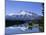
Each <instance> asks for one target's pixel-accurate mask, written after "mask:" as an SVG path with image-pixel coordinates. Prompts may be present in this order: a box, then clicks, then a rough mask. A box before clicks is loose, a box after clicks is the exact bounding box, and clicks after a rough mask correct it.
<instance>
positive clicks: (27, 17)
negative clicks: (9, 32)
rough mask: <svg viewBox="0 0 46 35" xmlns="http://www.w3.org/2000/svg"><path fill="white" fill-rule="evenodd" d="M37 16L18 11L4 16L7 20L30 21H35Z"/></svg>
mask: <svg viewBox="0 0 46 35" xmlns="http://www.w3.org/2000/svg"><path fill="white" fill-rule="evenodd" d="M37 16H38V15H36V14H34V13H32V12H26V11H20V12H15V13H9V14H7V15H6V19H8V20H32V19H35V18H36V17H37Z"/></svg>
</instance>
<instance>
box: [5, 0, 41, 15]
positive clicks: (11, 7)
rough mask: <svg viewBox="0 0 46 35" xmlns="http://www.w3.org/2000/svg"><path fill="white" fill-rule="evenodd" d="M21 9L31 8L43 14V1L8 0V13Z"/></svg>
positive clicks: (32, 10)
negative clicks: (21, 0)
mask: <svg viewBox="0 0 46 35" xmlns="http://www.w3.org/2000/svg"><path fill="white" fill-rule="evenodd" d="M19 10H30V11H31V12H34V13H36V14H38V15H42V5H41V3H34V2H20V1H11V0H6V14H9V13H15V12H18V11H19Z"/></svg>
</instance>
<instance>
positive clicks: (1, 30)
mask: <svg viewBox="0 0 46 35" xmlns="http://www.w3.org/2000/svg"><path fill="white" fill-rule="evenodd" d="M33 2H34V1H33ZM40 2H44V3H45V2H46V0H45V1H40ZM45 6H46V4H45ZM45 6H44V7H45ZM45 9H46V7H45ZM44 17H45V27H46V10H45V16H44ZM45 29H46V28H45ZM0 35H5V0H0ZM20 35H46V30H45V32H44V33H31V34H20Z"/></svg>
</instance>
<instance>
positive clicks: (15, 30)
mask: <svg viewBox="0 0 46 35" xmlns="http://www.w3.org/2000/svg"><path fill="white" fill-rule="evenodd" d="M33 32H39V26H38V24H37V25H36V24H35V25H33V26H32V29H28V27H27V26H24V25H19V26H10V27H6V29H5V34H6V35H12V34H23V33H33Z"/></svg>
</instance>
